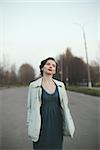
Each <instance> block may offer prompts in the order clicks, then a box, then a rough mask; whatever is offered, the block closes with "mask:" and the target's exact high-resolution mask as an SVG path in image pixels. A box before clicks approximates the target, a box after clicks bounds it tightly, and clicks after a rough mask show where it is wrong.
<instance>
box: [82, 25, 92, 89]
mask: <svg viewBox="0 0 100 150" xmlns="http://www.w3.org/2000/svg"><path fill="white" fill-rule="evenodd" d="M82 32H83V39H84V47H85V53H86V60H87V73H88V87H89V88H91V87H92V84H91V76H90V67H89V61H88V52H87V42H86V35H85V30H84V26H82Z"/></svg>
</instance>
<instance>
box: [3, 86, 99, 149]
mask: <svg viewBox="0 0 100 150" xmlns="http://www.w3.org/2000/svg"><path fill="white" fill-rule="evenodd" d="M27 92H28V88H27V87H21V88H11V89H5V90H0V144H1V150H31V149H32V142H31V139H30V138H29V137H28V135H27V125H26V112H27V111H26V103H27ZM68 97H69V107H70V110H71V113H72V116H73V119H74V122H75V126H76V131H75V135H74V138H73V139H71V138H69V137H64V142H63V149H64V150H99V131H100V130H99V129H100V128H99V121H100V115H99V114H100V112H99V108H100V99H99V98H98V97H94V96H89V95H84V94H79V93H74V92H68Z"/></svg>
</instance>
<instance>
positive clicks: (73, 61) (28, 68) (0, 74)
mask: <svg viewBox="0 0 100 150" xmlns="http://www.w3.org/2000/svg"><path fill="white" fill-rule="evenodd" d="M55 59H56V61H57V63H58V71H57V73H56V74H55V76H54V78H56V79H58V80H61V81H63V82H64V83H65V84H68V85H88V75H87V64H86V63H85V62H84V61H83V59H82V58H79V57H77V56H74V55H73V54H72V52H71V49H70V48H67V50H66V51H65V53H64V54H60V55H58V56H57V57H56V58H55ZM89 67H90V75H91V82H92V86H96V84H97V83H98V82H99V83H100V70H99V69H100V68H99V64H98V63H96V62H95V63H93V64H92V65H89ZM39 76H40V75H39ZM35 79H36V73H35V69H34V67H33V66H32V65H30V64H28V63H24V64H22V65H21V66H20V67H19V70H18V72H17V73H16V66H15V65H12V66H11V69H10V71H9V70H7V69H5V68H4V66H2V65H1V64H0V86H10V85H29V83H30V82H31V81H33V80H35Z"/></svg>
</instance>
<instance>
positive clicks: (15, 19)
mask: <svg viewBox="0 0 100 150" xmlns="http://www.w3.org/2000/svg"><path fill="white" fill-rule="evenodd" d="M99 8H100V3H99V1H96V0H87V1H86V0H84V1H82V0H77V1H75V0H73V1H70V2H68V1H66V2H65V1H62V2H60V1H51V2H50V1H49V0H48V1H47V2H45V1H38V0H37V1H25V0H13V1H11V0H8V1H7V0H0V62H3V56H4V55H5V59H6V61H8V63H9V66H10V65H11V64H13V63H15V64H16V67H17V68H19V66H20V65H21V64H23V63H30V64H31V65H32V66H33V67H34V68H35V69H36V71H37V72H38V71H39V68H38V66H39V64H40V61H41V60H42V59H44V58H46V57H49V56H52V57H56V56H58V55H59V54H62V53H64V52H65V50H66V48H67V47H70V48H71V49H72V53H73V54H74V55H75V56H78V57H82V58H83V59H84V61H86V55H85V50H84V41H83V35H82V25H83V24H84V29H85V34H86V40H87V48H88V56H89V62H91V61H92V60H96V59H97V57H98V51H99V44H100V36H99V33H100V30H99V25H100V24H99V21H100V18H99V17H100V10H99ZM7 59H8V60H7Z"/></svg>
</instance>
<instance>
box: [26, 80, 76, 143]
mask: <svg viewBox="0 0 100 150" xmlns="http://www.w3.org/2000/svg"><path fill="white" fill-rule="evenodd" d="M53 80H54V82H55V84H56V85H57V87H58V92H59V97H60V104H61V108H62V115H63V135H64V136H71V137H73V135H74V131H75V125H74V122H73V119H72V116H71V113H70V110H69V107H68V97H67V93H66V90H65V86H64V84H63V82H60V81H58V80H55V79H53ZM41 83H42V78H39V79H37V80H36V81H33V82H31V83H30V85H29V91H28V101H27V124H28V135H29V136H30V137H31V139H32V141H34V142H36V141H38V139H39V134H40V129H41V114H40V107H41V104H42V101H41V94H42V88H41Z"/></svg>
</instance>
